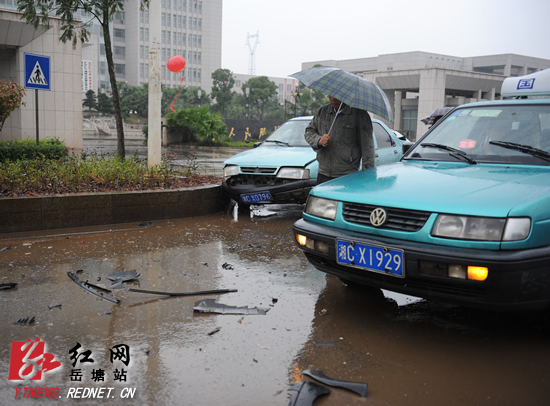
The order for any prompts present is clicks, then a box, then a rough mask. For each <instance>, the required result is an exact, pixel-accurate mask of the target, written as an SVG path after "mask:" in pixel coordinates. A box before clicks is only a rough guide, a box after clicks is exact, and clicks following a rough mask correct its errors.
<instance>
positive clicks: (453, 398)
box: [0, 206, 550, 406]
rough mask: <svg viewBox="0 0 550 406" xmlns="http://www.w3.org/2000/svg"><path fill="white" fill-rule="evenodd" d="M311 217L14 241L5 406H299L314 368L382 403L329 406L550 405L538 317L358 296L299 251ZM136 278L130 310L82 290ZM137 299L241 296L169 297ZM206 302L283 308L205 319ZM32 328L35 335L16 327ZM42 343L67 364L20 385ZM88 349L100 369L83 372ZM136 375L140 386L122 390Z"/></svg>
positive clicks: (544, 338) (279, 211)
mask: <svg viewBox="0 0 550 406" xmlns="http://www.w3.org/2000/svg"><path fill="white" fill-rule="evenodd" d="M301 209H302V208H301V206H288V207H282V206H275V207H272V208H268V209H266V208H263V209H259V210H257V211H256V212H255V213H253V215H252V216H243V215H237V213H236V212H231V213H220V214H216V215H211V216H205V217H199V218H191V219H182V220H173V221H159V222H154V223H152V224H148V223H147V224H146V223H142V224H141V225H140V224H137V223H136V224H124V225H117V226H111V227H94V228H86V229H71V230H62V231H57V232H51V231H49V232H42V233H32V234H29V233H26V234H19V235H9V236H6V235H3V236H2V235H0V249H1V248H4V247H8V246H10V248H9V249H7V250H5V251H1V252H0V284H1V283H9V282H15V283H18V285H17V287H16V288H14V289H10V290H0V310H1V314H2V318H1V321H0V343H1V344H0V371H1V372H0V373H1V374H2V377H1V378H0V404H1V405H11V404H18V405H41V404H55V403H61V404H79V405H88V404H90V405H91V404H97V403H100V404H108V405H160V406H163V405H175V404H177V405H235V406H237V405H287V404H288V403H289V399H290V397H289V395H290V392H288V388H289V387H290V386H291V385H293V384H294V383H296V382H300V381H302V380H308V381H310V380H311V379H310V378H307V377H304V376H302V371H304V370H305V369H316V370H321V371H323V372H324V373H325V374H326V375H328V376H330V377H333V378H338V379H343V380H350V381H356V382H366V383H368V396H367V397H366V398H361V397H359V396H358V395H355V394H352V393H351V392H345V391H344V390H342V389H337V388H332V393H331V394H330V395H328V396H325V397H322V398H319V399H317V401H316V402H315V405H367V404H368V405H522V406H523V405H547V404H548V403H549V399H550V382H549V379H550V378H549V377H550V363H549V362H548V360H549V359H550V345H549V340H550V336H549V333H548V331H547V329H546V325H545V324H544V323H543V322H541V321H540V319H539V318H538V317H535V316H532V315H510V314H504V315H503V314H500V315H499V314H494V313H483V312H479V311H474V310H470V309H465V308H460V307H456V306H446V305H441V304H438V303H434V302H426V301H422V300H418V299H417V298H411V297H406V296H402V295H396V294H392V293H391V292H373V291H369V290H366V289H353V288H349V287H345V286H343V285H342V284H341V283H340V282H339V281H338V280H337V279H335V278H333V277H329V276H326V275H324V274H322V273H320V272H318V271H316V270H315V269H313V268H312V267H311V266H310V265H308V263H307V261H306V260H305V258H304V257H303V256H302V254H301V253H300V252H299V250H298V249H297V248H296V247H295V246H294V243H293V240H292V234H291V233H292V232H291V225H292V223H293V222H294V221H295V220H296V219H298V218H299V217H300V215H301ZM134 269H135V270H136V271H137V272H138V273H139V274H140V276H139V277H138V279H137V280H135V281H128V282H124V283H123V286H124V287H123V288H122V289H113V290H112V292H111V293H109V295H111V296H113V297H115V298H116V299H118V300H120V303H119V304H114V303H111V302H109V301H106V300H102V299H99V298H98V297H96V296H93V295H91V294H89V293H87V292H85V291H84V290H83V289H82V288H81V287H79V286H78V285H77V284H76V283H74V282H73V281H72V280H71V279H70V278H69V277H68V276H67V272H68V271H71V272H76V271H78V270H81V271H82V272H79V273H78V274H77V276H78V277H79V278H80V279H81V280H84V281H85V280H88V281H89V282H90V283H93V284H96V285H102V286H106V287H107V286H109V285H110V284H111V281H109V280H108V279H107V275H109V274H111V273H113V272H116V271H120V270H134ZM129 288H134V289H145V290H151V291H165V292H166V291H167V292H194V291H204V290H210V289H236V290H237V292H233V293H226V294H217V295H199V296H191V297H164V296H159V295H152V294H145V293H136V292H130V291H129ZM205 298H213V299H217V302H218V303H221V304H225V305H228V306H239V307H241V306H246V307H249V308H254V307H259V308H264V309H269V310H268V311H267V313H266V314H265V315H257V314H255V315H252V314H248V315H242V314H238V315H235V314H208V313H198V312H194V311H193V305H194V304H195V302H197V301H199V300H200V299H205ZM55 304H61V306H60V307H59V306H57V307H53V308H51V309H50V308H49V306H50V305H55ZM27 317H35V321H34V322H33V323H32V324H30V325H23V324H14V322H15V321H16V320H18V319H25V318H27ZM36 337H39V338H40V340H41V341H43V342H45V343H46V344H45V345H46V348H45V352H46V353H50V354H53V355H54V357H55V360H58V361H59V362H61V366H60V367H59V368H57V369H54V370H52V371H49V372H46V373H44V377H43V379H42V381H40V382H37V381H27V383H24V382H23V381H13V380H8V371H9V369H10V353H11V343H12V342H23V341H26V340H27V339H29V338H30V339H33V340H34V339H35V338H36ZM76 343H79V344H80V345H81V348H80V349H79V350H78V351H77V353H76V354H78V358H76V359H74V360H71V354H70V352H69V351H70V350H71V349H73V347H75V346H76ZM119 344H125V345H127V346H128V347H129V349H130V363H129V365H128V366H125V365H123V364H122V360H120V359H116V357H115V359H114V360H113V362H111V349H113V348H116V347H115V346H117V345H119ZM84 351H91V353H90V354H89V358H90V359H93V362H82V361H84V360H85V359H86V357H85V356H84V355H83V353H84ZM73 361H74V362H75V366H74V367H73ZM78 369H79V370H80V374H81V375H82V380H81V381H75V380H74V379H75V378H74V375H75V371H74V370H78ZM100 370H103V371H104V372H105V375H104V380H103V381H96V380H94V376H95V378H96V379H97V377H98V376H99V375H100V374H99V372H98V371H100ZM122 370H124V371H122ZM121 372H125V377H126V381H122V380H118V381H115V373H118V374H119V375H118V376H119V379H121V378H120V376H121V375H120V373H121ZM123 375H124V374H123ZM27 387H31V388H39V387H44V388H58V389H57V393H58V394H59V396H60V397H57V398H56V399H25V398H23V396H24V393H25V390H24V389H23V388H27ZM78 388H82V389H80V392H78V391H76V389H78ZM84 388H87V391H88V392H89V391H91V390H92V389H95V390H96V391H97V390H99V389H100V388H106V389H105V391H104V392H103V393H102V396H104V397H103V398H99V399H74V398H70V397H68V395H70V394H73V396H74V394H77V395H78V394H80V395H82V394H84V393H86V390H85V389H84ZM107 388H114V389H112V390H111V391H110V392H109V395H110V397H109V398H105V396H106V393H107V390H108V389H107ZM18 389H20V391H19V395H18V399H17V402H14V398H15V395H16V393H17V390H18ZM134 389H135V392H133V391H134ZM131 393H133V395H132V396H130V394H131ZM124 396H129V398H124Z"/></svg>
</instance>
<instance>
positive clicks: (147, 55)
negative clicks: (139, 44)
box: [145, 45, 149, 59]
mask: <svg viewBox="0 0 550 406" xmlns="http://www.w3.org/2000/svg"><path fill="white" fill-rule="evenodd" d="M145 59H149V45H145Z"/></svg>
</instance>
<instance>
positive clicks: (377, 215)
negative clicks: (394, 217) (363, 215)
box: [370, 207, 386, 227]
mask: <svg viewBox="0 0 550 406" xmlns="http://www.w3.org/2000/svg"><path fill="white" fill-rule="evenodd" d="M370 222H371V224H372V225H373V226H375V227H380V226H381V225H382V224H384V223H385V222H386V210H384V209H382V208H380V207H377V208H376V209H374V210H373V211H372V213H371V214H370Z"/></svg>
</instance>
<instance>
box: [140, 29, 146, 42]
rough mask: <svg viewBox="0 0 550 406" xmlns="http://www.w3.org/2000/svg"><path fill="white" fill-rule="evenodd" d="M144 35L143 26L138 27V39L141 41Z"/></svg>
mask: <svg viewBox="0 0 550 406" xmlns="http://www.w3.org/2000/svg"><path fill="white" fill-rule="evenodd" d="M144 38H145V37H144V36H143V27H140V28H139V40H140V41H143V39H144Z"/></svg>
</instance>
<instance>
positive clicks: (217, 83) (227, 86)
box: [212, 69, 235, 117]
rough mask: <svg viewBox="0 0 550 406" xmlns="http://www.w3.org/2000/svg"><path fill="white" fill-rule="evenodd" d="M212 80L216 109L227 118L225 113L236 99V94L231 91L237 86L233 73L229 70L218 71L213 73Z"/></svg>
mask: <svg viewBox="0 0 550 406" xmlns="http://www.w3.org/2000/svg"><path fill="white" fill-rule="evenodd" d="M212 80H213V84H212V97H213V98H214V99H216V105H215V106H216V109H217V110H218V111H219V112H220V113H221V115H222V117H225V111H226V110H227V107H228V106H229V103H231V100H233V97H234V92H233V91H231V89H233V86H235V79H234V78H233V72H231V71H230V70H229V69H216V70H215V71H214V72H212Z"/></svg>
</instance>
